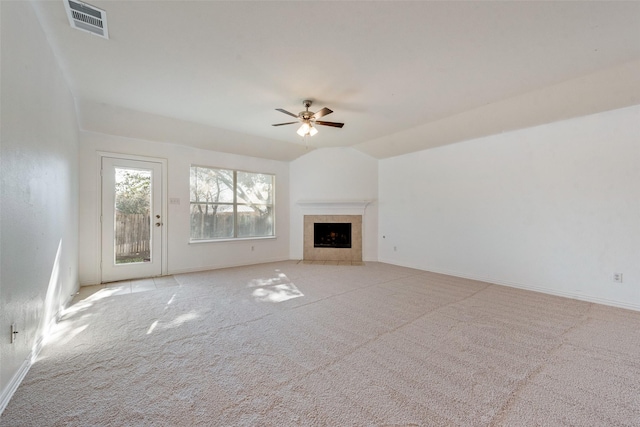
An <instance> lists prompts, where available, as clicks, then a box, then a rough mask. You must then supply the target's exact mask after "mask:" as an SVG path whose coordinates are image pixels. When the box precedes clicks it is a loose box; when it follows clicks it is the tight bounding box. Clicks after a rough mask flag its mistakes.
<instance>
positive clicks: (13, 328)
mask: <svg viewBox="0 0 640 427" xmlns="http://www.w3.org/2000/svg"><path fill="white" fill-rule="evenodd" d="M17 334H18V327H17V326H16V324H15V323H12V324H11V344H13V343H14V342H16V335H17Z"/></svg>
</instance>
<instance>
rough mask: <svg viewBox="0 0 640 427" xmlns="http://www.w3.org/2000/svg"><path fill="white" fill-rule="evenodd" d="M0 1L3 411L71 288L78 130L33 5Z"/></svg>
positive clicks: (74, 274)
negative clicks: (15, 332) (14, 335)
mask: <svg viewBox="0 0 640 427" xmlns="http://www.w3.org/2000/svg"><path fill="white" fill-rule="evenodd" d="M0 8H1V9H0V11H1V12H0V14H1V16H2V18H1V19H2V24H1V28H2V33H1V38H2V57H1V61H2V78H1V89H0V90H1V92H2V100H1V104H0V109H1V111H2V113H1V114H2V116H1V119H0V121H1V122H2V130H1V140H2V143H1V146H0V161H1V166H0V185H1V187H0V237H1V239H0V331H1V333H0V412H2V409H4V406H5V405H6V403H7V402H8V399H9V398H10V396H11V394H12V393H13V391H14V390H15V388H16V387H17V386H18V384H19V383H20V381H21V380H22V377H23V376H24V375H25V374H26V372H27V370H28V368H29V366H30V362H31V358H32V357H33V356H34V355H35V354H36V353H37V351H38V349H39V346H40V343H41V340H42V338H43V336H44V335H45V334H46V332H47V327H48V326H49V325H50V321H51V320H52V319H55V317H56V315H57V314H58V312H59V311H60V309H61V308H62V307H63V306H64V305H65V304H66V303H68V301H69V300H70V298H71V294H72V293H75V292H76V291H77V286H78V280H77V268H78V264H77V258H78V252H77V239H78V234H77V221H78V213H77V203H78V176H77V169H78V160H77V155H78V151H77V150H78V135H77V124H76V116H75V109H74V105H73V98H72V97H71V94H70V92H69V89H68V87H67V85H66V82H65V79H64V78H63V76H62V74H61V71H60V68H59V67H58V64H57V61H56V59H55V57H54V55H53V54H52V51H51V49H50V46H49V45H48V43H47V41H46V39H45V36H44V33H43V32H42V30H41V28H40V25H39V23H38V20H37V17H36V15H35V14H34V11H33V9H32V6H31V4H29V3H27V2H0ZM14 322H15V323H16V325H17V328H18V332H19V333H18V335H17V340H16V342H15V343H14V344H11V343H10V339H9V332H10V325H11V324H12V323H14Z"/></svg>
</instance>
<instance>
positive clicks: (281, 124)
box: [271, 122, 300, 126]
mask: <svg viewBox="0 0 640 427" xmlns="http://www.w3.org/2000/svg"><path fill="white" fill-rule="evenodd" d="M296 123H300V122H287V123H276V124H275V125H271V126H284V125H293V124H296Z"/></svg>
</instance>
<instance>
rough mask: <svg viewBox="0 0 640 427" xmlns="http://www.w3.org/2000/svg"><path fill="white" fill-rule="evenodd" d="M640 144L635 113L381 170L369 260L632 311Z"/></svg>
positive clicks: (450, 149)
mask: <svg viewBox="0 0 640 427" xmlns="http://www.w3.org/2000/svg"><path fill="white" fill-rule="evenodd" d="M639 141H640V106H635V107H629V108H625V109H620V110H615V111H610V112H605V113H600V114H596V115H591V116H586V117H581V118H576V119H572V120H567V121H563V122H557V123H553V124H549V125H545V126H540V127H535V128H530V129H525V130H520V131H514V132H509V133H505V134H501V135H497V136H491V137H486V138H482V139H478V140H472V141H467V142H463V143H459V144H454V145H450V146H445V147H440V148H436V149H432V150H426V151H421V152H418V153H415V154H409V155H404V156H400V157H395V158H390V159H386V160H382V161H380V176H379V180H380V181H379V182H380V184H379V185H380V236H381V237H380V240H379V242H380V244H379V251H380V260H381V261H385V262H391V263H394V264H400V265H406V266H411V267H416V268H421V269H425V270H431V271H438V272H443V273H449V274H454V275H458V276H463V277H470V278H475V279H480V280H487V281H490V282H494V283H503V284H508V285H512V286H519V287H527V288H533V289H538V290H543V291H546V292H551V293H556V294H560V295H566V296H572V297H576V298H581V299H587V300H593V301H600V302H604V303H608V304H615V305H621V306H626V307H633V308H637V309H640V143H639ZM382 236H384V237H382ZM394 247H395V248H396V250H395V251H394ZM614 272H622V273H624V281H623V283H613V282H612V275H613V273H614Z"/></svg>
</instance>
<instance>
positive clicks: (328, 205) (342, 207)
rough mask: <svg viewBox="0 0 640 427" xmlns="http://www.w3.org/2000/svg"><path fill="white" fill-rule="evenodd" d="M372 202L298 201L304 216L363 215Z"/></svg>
mask: <svg viewBox="0 0 640 427" xmlns="http://www.w3.org/2000/svg"><path fill="white" fill-rule="evenodd" d="M373 202H374V201H373V200H298V205H299V206H300V208H301V210H302V213H303V214H304V215H363V216H364V212H365V210H366V209H367V206H369V205H370V204H371V203H373Z"/></svg>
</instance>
